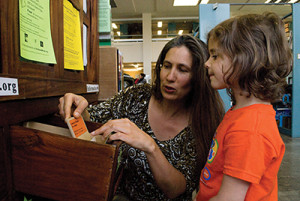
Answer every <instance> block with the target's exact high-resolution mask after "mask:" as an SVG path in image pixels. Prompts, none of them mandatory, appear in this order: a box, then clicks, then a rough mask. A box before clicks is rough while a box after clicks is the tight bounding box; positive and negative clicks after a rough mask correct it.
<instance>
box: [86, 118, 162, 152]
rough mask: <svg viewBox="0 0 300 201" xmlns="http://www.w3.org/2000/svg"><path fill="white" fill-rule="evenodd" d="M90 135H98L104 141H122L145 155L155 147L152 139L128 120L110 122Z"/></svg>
mask: <svg viewBox="0 0 300 201" xmlns="http://www.w3.org/2000/svg"><path fill="white" fill-rule="evenodd" d="M91 134H92V135H99V134H100V135H103V137H104V138H105V139H106V138H109V140H122V141H123V142H125V143H127V144H129V145H130V146H132V147H134V148H136V149H140V150H142V151H144V152H145V153H151V152H153V151H154V149H155V148H156V146H157V145H156V143H155V142H154V140H153V138H152V137H150V136H149V135H148V134H146V133H145V132H144V131H142V130H141V129H139V128H138V127H137V126H136V125H135V124H134V123H133V122H131V121H130V120H129V119H116V120H110V121H108V122H107V123H106V124H104V125H103V126H101V127H100V128H99V129H97V130H95V131H93V132H92V133H91Z"/></svg>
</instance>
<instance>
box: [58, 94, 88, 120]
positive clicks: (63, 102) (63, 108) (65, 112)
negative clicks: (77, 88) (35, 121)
mask: <svg viewBox="0 0 300 201" xmlns="http://www.w3.org/2000/svg"><path fill="white" fill-rule="evenodd" d="M73 105H74V106H75V110H74V112H73V114H71V113H72V106H73ZM87 106H88V101H87V100H86V99H85V98H84V97H82V96H79V95H76V94H73V93H66V94H65V95H64V96H63V97H61V98H60V99H59V105H58V109H59V114H60V116H61V117H62V118H63V119H68V118H70V117H71V116H72V115H73V116H74V117H75V118H78V117H80V115H81V114H82V113H83V112H84V111H85V108H86V107H87Z"/></svg>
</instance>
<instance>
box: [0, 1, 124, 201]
mask: <svg viewBox="0 0 300 201" xmlns="http://www.w3.org/2000/svg"><path fill="white" fill-rule="evenodd" d="M68 1H69V2H71V3H72V6H74V8H75V9H77V10H78V12H79V16H80V28H81V33H83V27H84V26H85V25H86V27H87V37H86V44H87V45H86V47H87V64H86V65H85V66H84V70H83V71H77V70H66V69H65V68H64V26H63V16H64V15H63V12H64V10H63V8H64V7H63V2H64V0H49V3H50V24H51V25H50V26H51V36H52V41H53V48H54V53H55V57H56V61H57V63H56V64H45V63H39V62H33V61H29V60H24V59H23V58H21V57H20V39H19V3H20V2H21V1H19V0H9V1H8V0H4V1H3V0H1V1H0V17H1V19H0V35H1V39H0V52H1V60H0V79H1V78H14V79H17V81H18V89H19V94H18V95H9V96H7V95H1V96H0V200H9V201H10V200H17V199H16V192H18V191H20V192H24V193H29V194H33V195H37V196H42V197H45V198H50V199H55V200H110V199H111V196H112V191H113V181H114V179H113V177H114V171H115V169H116V153H117V151H116V150H117V149H118V146H115V145H99V144H95V143H94V142H87V141H82V140H77V139H73V138H71V137H65V136H58V135H55V134H54V133H51V132H44V131H39V130H35V129H29V128H24V127H22V125H23V123H24V122H25V121H29V120H33V119H34V120H36V121H41V120H42V119H43V121H45V122H46V123H49V124H51V122H52V121H50V119H52V118H50V117H53V116H55V113H57V110H58V108H57V105H58V101H59V98H60V97H61V96H62V95H63V94H65V93H66V92H73V93H77V94H81V95H83V96H84V97H86V98H87V100H88V101H89V102H96V101H97V100H98V93H97V92H89V91H88V90H87V85H90V84H91V85H98V84H99V83H98V65H99V36H98V9H97V8H98V1H97V0H86V7H87V9H86V11H84V10H83V6H84V5H83V3H84V2H85V1H83V0H68ZM22 2H23V3H31V4H32V6H33V7H34V5H33V3H34V2H39V1H37V0H26V1H23V0H22ZM33 9H38V7H34V8H33ZM3 86H4V85H3ZM3 86H1V87H3ZM1 87H0V88H1ZM57 122H59V120H56V123H57ZM60 124H63V125H64V126H66V125H65V124H64V122H63V121H61V120H60ZM90 126H91V125H90ZM93 126H94V127H93ZM93 126H92V127H90V129H92V130H93V129H95V126H98V127H99V126H100V125H93ZM90 131H91V130H90Z"/></svg>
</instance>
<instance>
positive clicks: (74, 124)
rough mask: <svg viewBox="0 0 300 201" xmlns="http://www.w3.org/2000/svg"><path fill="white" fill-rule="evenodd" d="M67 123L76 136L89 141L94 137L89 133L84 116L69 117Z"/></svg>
mask: <svg viewBox="0 0 300 201" xmlns="http://www.w3.org/2000/svg"><path fill="white" fill-rule="evenodd" d="M67 124H68V127H69V129H70V132H71V134H72V136H73V137H74V138H78V139H82V140H89V141H90V140H91V139H92V136H91V134H90V133H89V131H88V129H87V127H86V125H85V123H84V120H83V118H82V116H80V117H79V118H77V119H76V118H74V117H71V118H69V119H67Z"/></svg>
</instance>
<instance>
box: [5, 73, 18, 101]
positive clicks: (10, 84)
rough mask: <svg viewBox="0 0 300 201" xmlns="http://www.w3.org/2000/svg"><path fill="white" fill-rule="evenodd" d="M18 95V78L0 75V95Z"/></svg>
mask: <svg viewBox="0 0 300 201" xmlns="http://www.w3.org/2000/svg"><path fill="white" fill-rule="evenodd" d="M17 95H19V86H18V79H15V78H6V77H0V96H17Z"/></svg>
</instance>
